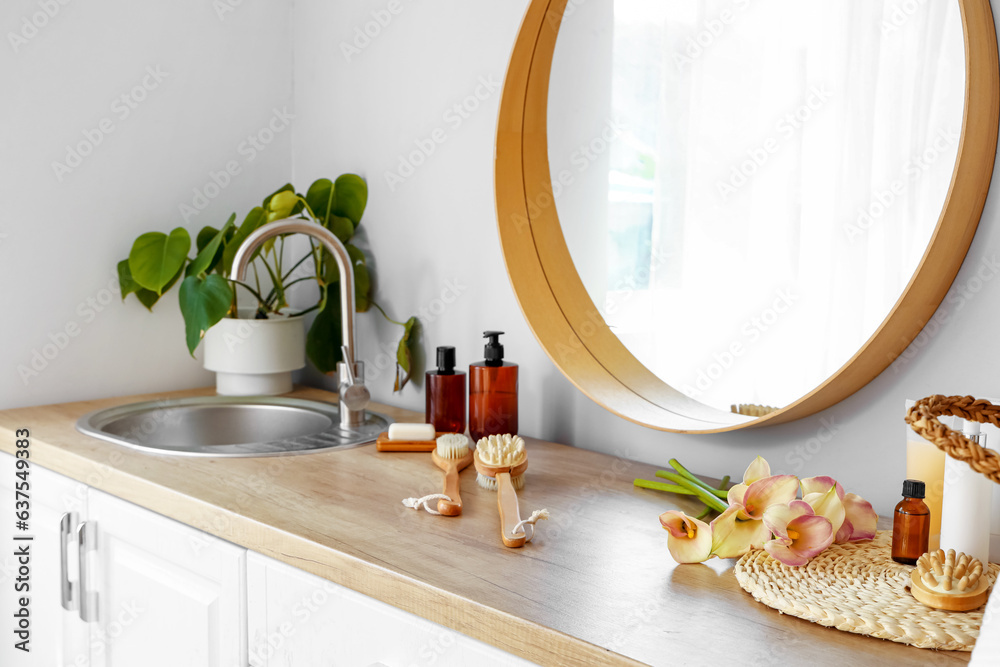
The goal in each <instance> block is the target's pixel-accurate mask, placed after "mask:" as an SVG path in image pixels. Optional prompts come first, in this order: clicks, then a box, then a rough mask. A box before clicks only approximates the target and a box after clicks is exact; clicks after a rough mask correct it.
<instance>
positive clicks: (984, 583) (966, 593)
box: [910, 549, 990, 611]
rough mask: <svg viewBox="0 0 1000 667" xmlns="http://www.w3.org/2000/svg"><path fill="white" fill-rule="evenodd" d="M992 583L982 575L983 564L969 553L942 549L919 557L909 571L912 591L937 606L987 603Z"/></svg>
mask: <svg viewBox="0 0 1000 667" xmlns="http://www.w3.org/2000/svg"><path fill="white" fill-rule="evenodd" d="M989 587H990V582H989V580H988V579H986V578H985V577H983V564H982V563H980V562H979V560H977V559H975V558H972V557H971V556H969V555H968V554H964V553H958V554H956V553H955V550H954V549H949V550H948V553H947V554H946V553H945V552H944V551H942V550H941V549H938V550H937V551H931V552H929V553H925V554H924V555H923V556H921V557H920V558H918V559H917V566H916V567H915V568H914V569H913V571H912V572H911V573H910V592H911V593H912V594H913V597H915V598H916V599H917V600H919V601H920V602H923V603H924V604H925V605H927V606H929V607H934V608H935V609H944V610H946V611H969V610H970V609H976V608H978V607H981V606H983V604H985V603H986V598H987V597H988V595H987V593H988V591H989Z"/></svg>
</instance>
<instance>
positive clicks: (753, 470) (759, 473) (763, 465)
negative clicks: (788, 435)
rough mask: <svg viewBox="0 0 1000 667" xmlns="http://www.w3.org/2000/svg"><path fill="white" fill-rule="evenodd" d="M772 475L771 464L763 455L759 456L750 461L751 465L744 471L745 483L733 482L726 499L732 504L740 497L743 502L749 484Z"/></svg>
mask: <svg viewBox="0 0 1000 667" xmlns="http://www.w3.org/2000/svg"><path fill="white" fill-rule="evenodd" d="M770 476H771V466H770V465H768V463H767V461H765V460H764V457H763V456H758V457H757V458H755V459H754V460H753V461H751V462H750V465H748V466H747V469H746V472H744V473H743V483H742V484H733V486H732V487H730V489H729V493H728V495H727V497H726V500H728V501H729V504H730V505H732V504H733V502H734V500H733V499H734V498H739V501H740V502H742V500H743V496H744V494H746V492H747V487H748V486H750V485H751V484H753V483H754V482H756V481H757V480H759V479H764V478H765V477H770Z"/></svg>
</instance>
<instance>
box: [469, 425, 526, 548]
mask: <svg viewBox="0 0 1000 667" xmlns="http://www.w3.org/2000/svg"><path fill="white" fill-rule="evenodd" d="M475 462H476V472H477V473H479V474H478V475H477V476H476V481H477V482H479V486H481V487H483V488H484V489H489V490H490V491H496V492H497V506H498V507H499V508H500V537H501V538H502V539H503V543H504V545H505V546H508V547H523V546H524V542H525V538H526V535H525V533H524V531H523V530H520V529H519V532H517V533H515V532H514V528H515V527H516V526H517V525H518V523H520V522H521V511H520V509H519V508H518V506H517V492H516V491H515V489H520V488H521V487H523V486H524V471H525V470H527V469H528V455H527V453H526V452H525V451H524V439H523V438H521V437H520V436H517V435H510V434H507V435H491V436H489V437H487V438H481V439H480V440H479V443H478V444H477V445H476V452H475Z"/></svg>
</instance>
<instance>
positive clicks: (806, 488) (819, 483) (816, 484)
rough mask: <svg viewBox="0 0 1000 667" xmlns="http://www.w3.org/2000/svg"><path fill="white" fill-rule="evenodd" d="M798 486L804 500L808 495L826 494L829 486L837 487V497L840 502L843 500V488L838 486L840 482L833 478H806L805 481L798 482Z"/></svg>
mask: <svg viewBox="0 0 1000 667" xmlns="http://www.w3.org/2000/svg"><path fill="white" fill-rule="evenodd" d="M799 486H801V487H802V497H803V498H805V497H806V496H808V495H809V494H810V493H826V492H827V490H829V488H830V487H831V486H836V487H837V497H838V498H840V499H841V500H843V499H844V487H842V486H841V485H840V482H838V481H837V480H835V479H834V478H833V477H826V476H823V477H806V478H805V479H801V480H799Z"/></svg>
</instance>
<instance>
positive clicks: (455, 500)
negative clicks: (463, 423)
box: [431, 433, 473, 516]
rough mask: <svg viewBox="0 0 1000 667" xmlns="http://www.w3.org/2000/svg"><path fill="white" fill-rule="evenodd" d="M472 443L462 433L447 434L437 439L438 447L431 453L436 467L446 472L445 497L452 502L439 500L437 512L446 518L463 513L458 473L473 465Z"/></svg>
mask: <svg viewBox="0 0 1000 667" xmlns="http://www.w3.org/2000/svg"><path fill="white" fill-rule="evenodd" d="M470 443H471V441H470V440H469V438H468V437H467V436H465V435H463V434H461V433H447V434H445V435H442V436H441V437H439V438H438V439H437V447H436V448H435V449H434V451H433V452H431V459H432V460H433V461H434V465H436V466H437V467H438V468H441V470H443V471H444V490H443V491H441V493H443V494H444V495H446V496H448V497H449V498H451V500H450V501H448V500H445V499H444V498H441V499H440V500H438V504H437V510H438V512H440V513H441V514H443V515H445V516H458V515H459V514H461V513H462V497H461V494H460V493H459V480H458V473H459V472H460V471H461V470H463V469H464V468H467V467H468V466H469V464H470V463H472V458H473V456H472V450H471V449H470V448H469V444H470Z"/></svg>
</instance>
